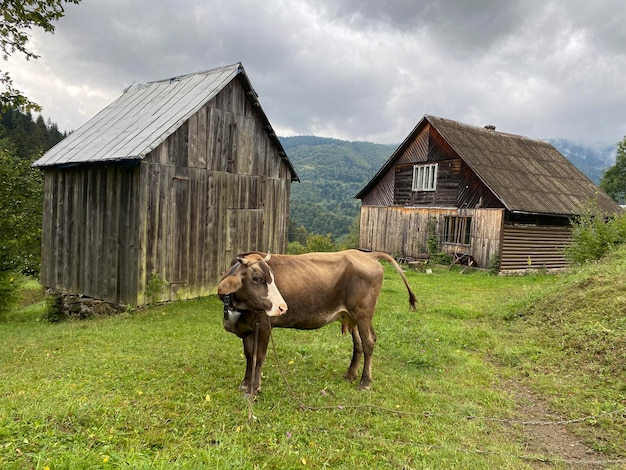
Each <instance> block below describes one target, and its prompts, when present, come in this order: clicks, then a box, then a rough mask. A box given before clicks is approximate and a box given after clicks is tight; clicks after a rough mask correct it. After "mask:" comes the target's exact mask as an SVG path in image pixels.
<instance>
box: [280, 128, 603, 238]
mask: <svg viewBox="0 0 626 470" xmlns="http://www.w3.org/2000/svg"><path fill="white" fill-rule="evenodd" d="M280 141H281V143H282V145H283V147H284V148H285V151H286V152H287V155H288V156H289V159H290V160H291V162H292V164H293V166H294V168H295V169H296V171H297V172H298V175H299V176H300V183H296V184H293V185H292V186H291V208H290V214H289V215H290V219H291V223H292V225H293V226H295V227H301V226H302V227H304V228H305V229H306V231H307V232H308V233H309V234H311V233H317V234H321V235H326V234H329V233H330V234H331V235H332V236H333V238H334V239H336V240H337V239H340V238H341V237H343V236H344V235H346V234H347V233H348V230H349V228H350V224H352V222H353V221H354V219H355V218H356V217H357V216H358V214H359V207H360V201H359V200H357V199H354V196H355V195H356V194H357V193H358V192H359V191H360V190H361V189H362V188H363V186H365V184H366V183H367V182H368V181H369V180H370V179H371V178H372V177H373V176H374V174H376V172H377V171H378V170H379V169H380V168H381V166H382V165H383V163H384V162H385V161H386V160H387V159H388V158H389V157H390V156H391V155H392V154H393V152H394V151H395V150H396V148H397V145H382V144H374V143H370V142H350V141H345V140H339V139H331V138H324V137H315V136H296V137H281V138H280ZM550 143H551V144H552V145H554V147H556V148H557V149H558V150H559V151H560V152H561V153H562V154H563V155H565V156H566V157H567V158H568V159H569V160H570V161H571V162H572V163H574V165H576V167H577V168H578V169H580V170H581V171H582V172H583V173H584V174H585V175H587V177H589V178H590V179H591V180H592V181H593V182H594V183H596V184H599V182H600V179H601V177H602V172H603V170H604V169H606V168H608V167H609V166H611V165H613V164H614V159H615V147H614V146H613V147H603V148H600V149H592V148H589V147H584V146H581V145H578V144H575V143H573V142H570V141H568V140H563V139H552V140H550ZM290 240H291V238H290Z"/></svg>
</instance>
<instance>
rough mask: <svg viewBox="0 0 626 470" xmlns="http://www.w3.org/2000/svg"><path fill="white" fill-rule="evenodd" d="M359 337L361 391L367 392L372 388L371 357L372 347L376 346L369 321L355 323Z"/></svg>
mask: <svg viewBox="0 0 626 470" xmlns="http://www.w3.org/2000/svg"><path fill="white" fill-rule="evenodd" d="M357 326H358V329H359V334H360V336H361V346H362V349H363V358H364V359H363V374H362V375H361V383H360V384H359V388H360V389H361V390H369V389H370V387H371V386H372V356H373V354H374V345H375V344H376V333H375V332H374V328H373V327H372V323H371V320H370V321H368V322H359V323H357Z"/></svg>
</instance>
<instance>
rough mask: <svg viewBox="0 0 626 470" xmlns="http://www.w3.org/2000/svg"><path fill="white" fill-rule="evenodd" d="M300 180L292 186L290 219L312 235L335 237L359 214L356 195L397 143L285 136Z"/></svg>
mask: <svg viewBox="0 0 626 470" xmlns="http://www.w3.org/2000/svg"><path fill="white" fill-rule="evenodd" d="M280 141H281V143H282V145H283V147H284V148H285V151H286V152H287V155H288V156H289V159H290V160H291V163H292V164H293V166H294V167H295V169H296V171H297V172H298V175H299V176H300V183H296V184H293V185H292V186H291V209H290V214H289V215H290V219H291V222H292V224H294V225H295V226H297V227H300V226H304V227H305V228H306V230H307V232H308V233H317V234H322V235H326V234H328V233H330V234H332V236H333V237H334V238H335V239H337V238H340V237H341V236H343V235H345V234H346V233H348V229H349V227H350V224H351V223H352V222H353V220H354V219H355V218H356V217H357V216H358V214H359V207H360V201H359V200H357V199H355V198H354V196H355V195H356V194H357V193H358V192H359V191H360V190H361V189H362V188H363V186H364V185H365V183H367V182H368V181H369V180H370V179H371V178H372V176H374V174H375V173H376V172H377V171H378V170H379V169H380V167H381V166H382V165H383V163H384V162H385V161H386V160H387V159H388V158H389V156H391V154H392V153H393V151H394V150H395V149H396V146H395V145H381V144H373V143H369V142H348V141H345V140H338V139H329V138H323V137H313V136H298V137H281V138H280Z"/></svg>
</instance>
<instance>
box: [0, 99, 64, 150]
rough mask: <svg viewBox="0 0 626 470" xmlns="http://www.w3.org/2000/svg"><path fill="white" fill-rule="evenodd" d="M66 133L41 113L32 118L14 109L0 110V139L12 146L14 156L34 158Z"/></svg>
mask: <svg viewBox="0 0 626 470" xmlns="http://www.w3.org/2000/svg"><path fill="white" fill-rule="evenodd" d="M66 135H67V133H65V134H64V133H61V132H60V131H59V129H58V127H57V125H56V124H54V123H52V122H50V120H48V122H47V123H46V122H45V120H44V118H43V117H42V116H41V115H40V116H38V117H37V118H35V119H33V116H32V114H31V113H22V112H21V111H17V110H15V109H5V110H1V111H0V139H6V141H7V142H9V143H10V144H11V145H12V146H13V149H14V155H15V156H16V157H19V158H22V159H30V160H34V159H35V158H38V157H40V156H41V155H42V154H43V153H44V152H45V151H46V150H48V149H50V148H52V147H53V146H54V145H56V144H57V143H59V142H61V140H63V138H64V137H65V136H66Z"/></svg>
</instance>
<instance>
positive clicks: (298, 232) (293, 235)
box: [288, 220, 307, 245]
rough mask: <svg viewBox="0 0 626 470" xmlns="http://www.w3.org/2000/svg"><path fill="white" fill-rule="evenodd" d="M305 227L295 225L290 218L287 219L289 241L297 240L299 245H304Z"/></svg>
mask: <svg viewBox="0 0 626 470" xmlns="http://www.w3.org/2000/svg"><path fill="white" fill-rule="evenodd" d="M306 237H307V233H306V229H305V228H304V226H303V225H300V226H297V225H296V224H294V223H293V222H292V221H291V220H290V221H289V237H288V239H289V241H290V242H298V243H299V244H300V245H306Z"/></svg>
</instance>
